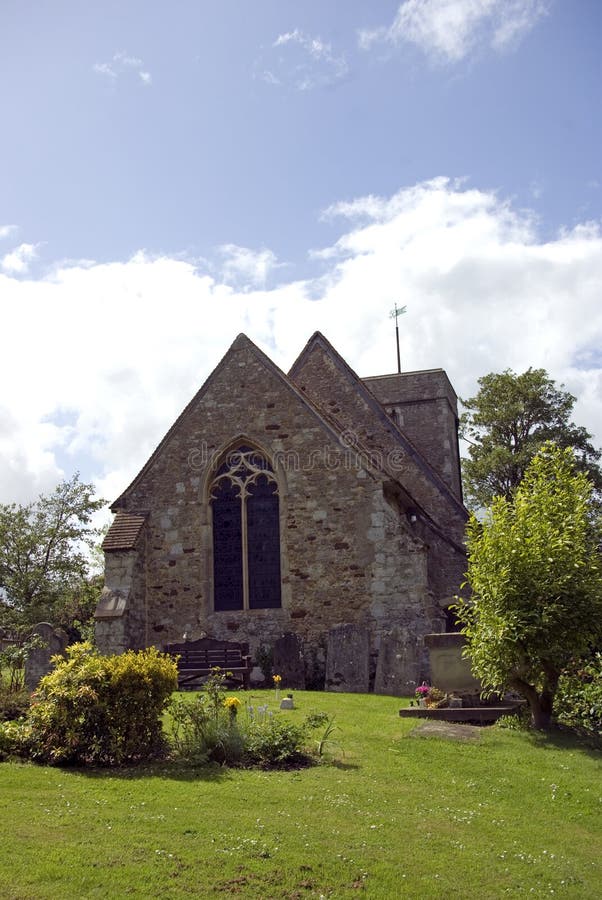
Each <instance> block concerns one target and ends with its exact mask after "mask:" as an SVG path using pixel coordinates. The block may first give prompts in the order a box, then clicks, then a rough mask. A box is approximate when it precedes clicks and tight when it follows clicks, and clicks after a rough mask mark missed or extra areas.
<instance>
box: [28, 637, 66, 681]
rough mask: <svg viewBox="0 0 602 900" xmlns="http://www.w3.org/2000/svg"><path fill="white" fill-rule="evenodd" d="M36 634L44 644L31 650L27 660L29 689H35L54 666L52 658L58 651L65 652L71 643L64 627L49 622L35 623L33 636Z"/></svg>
mask: <svg viewBox="0 0 602 900" xmlns="http://www.w3.org/2000/svg"><path fill="white" fill-rule="evenodd" d="M36 634H37V635H38V637H39V638H41V640H42V641H43V642H44V646H43V647H36V648H34V649H33V650H31V651H30V653H29V656H28V657H27V659H26V661H25V687H26V688H27V690H28V691H35V689H36V688H37V686H38V684H39V681H40V678H42V676H44V675H47V674H48V673H49V672H50V671H51V670H52V668H53V666H52V663H51V662H50V658H51V657H52V656H56V655H57V654H58V653H64V652H65V647H66V646H67V645H68V643H69V638H68V637H67V634H66V632H64V631H63V629H62V628H53V627H52V625H49V623H48V622H40V623H39V624H38V625H35V626H34V628H33V629H32V632H31V636H32V637H33V636H34V635H36Z"/></svg>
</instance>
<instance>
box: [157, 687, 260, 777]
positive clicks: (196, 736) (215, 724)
mask: <svg viewBox="0 0 602 900" xmlns="http://www.w3.org/2000/svg"><path fill="white" fill-rule="evenodd" d="M233 700H236V698H235V697H228V698H227V699H226V700H225V701H224V702H223V703H222V704H220V705H219V706H216V705H215V704H214V702H213V699H212V698H211V697H210V696H209V695H208V694H206V693H201V694H199V695H198V696H196V697H194V698H193V699H190V700H184V699H182V698H180V697H176V698H175V699H174V700H172V702H171V704H170V707H169V712H170V714H171V718H172V723H173V726H172V729H173V730H172V745H173V749H174V750H175V752H176V755H177V756H178V757H180V759H183V760H186V761H187V762H191V763H194V764H196V765H202V764H203V763H206V762H217V763H220V765H236V764H238V763H240V762H241V760H242V757H243V754H244V736H243V734H242V733H241V731H240V728H239V727H238V723H237V720H236V710H237V706H236V705H235V704H233V703H232V702H231V701H233ZM239 705H240V704H239Z"/></svg>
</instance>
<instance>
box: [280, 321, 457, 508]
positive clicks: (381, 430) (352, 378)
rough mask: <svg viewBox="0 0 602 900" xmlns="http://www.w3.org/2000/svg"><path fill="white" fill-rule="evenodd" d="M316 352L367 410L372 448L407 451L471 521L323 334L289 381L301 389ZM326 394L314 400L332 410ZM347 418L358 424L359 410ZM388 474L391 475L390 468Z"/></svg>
mask: <svg viewBox="0 0 602 900" xmlns="http://www.w3.org/2000/svg"><path fill="white" fill-rule="evenodd" d="M316 352H317V353H319V354H323V356H324V357H326V358H327V359H328V360H329V361H330V362H331V363H332V365H333V366H334V368H335V369H336V370H337V371H338V373H339V375H340V377H341V378H342V379H344V381H345V382H346V383H347V384H348V385H349V386H350V387H351V389H352V393H353V394H354V395H356V396H357V397H358V398H361V400H362V401H363V409H362V411H361V414H362V421H360V422H358V425H362V426H364V428H365V429H366V430H367V432H369V434H370V445H371V447H372V446H373V447H374V448H381V449H383V450H386V448H387V447H388V446H390V444H391V440H392V441H393V442H394V444H396V445H397V446H398V447H399V448H400V449H403V451H404V454H405V455H406V456H407V459H408V461H409V462H410V464H411V465H412V467H413V468H414V469H415V470H416V471H417V474H418V475H419V477H421V478H422V479H425V480H426V481H427V482H428V484H429V485H430V486H431V489H434V490H435V491H437V492H438V493H439V494H441V495H442V496H443V497H444V498H445V500H446V502H447V503H448V504H449V506H450V507H451V508H452V509H454V510H455V512H456V513H457V514H459V515H460V516H461V517H462V518H467V517H468V514H467V512H466V509H465V507H464V505H463V504H462V503H461V502H460V500H459V499H458V497H456V495H455V494H454V493H453V491H452V490H451V489H450V488H449V486H448V485H447V484H446V482H445V481H444V480H443V478H442V477H441V476H440V475H439V473H438V472H436V471H435V469H433V467H432V466H431V465H430V464H429V463H428V462H427V460H426V459H425V458H424V457H423V456H422V454H421V453H420V452H419V451H418V450H417V449H416V447H415V446H414V445H413V444H412V442H411V441H410V439H409V438H408V437H407V435H405V434H404V432H403V431H402V430H401V428H399V426H398V425H397V424H396V423H395V422H394V421H393V420H392V419H391V418H390V417H389V416H388V415H387V413H386V412H385V410H384V408H383V406H382V405H381V403H380V402H379V401H378V400H377V399H376V397H375V396H374V394H373V393H372V391H370V389H369V387H368V386H367V385H366V384H365V383H364V382H363V381H362V379H361V378H360V377H359V376H358V375H357V374H356V373H355V372H354V371H353V369H352V368H351V366H350V365H349V364H348V363H347V362H346V361H345V360H344V359H343V357H342V356H341V355H340V354H339V353H338V352H337V351H336V350H335V349H334V347H333V346H332V344H331V343H330V342H329V341H328V340H327V339H326V338H325V337H324V335H323V334H321V333H320V332H319V331H316V332H315V333H314V334H313V335H312V336H311V338H310V339H309V341H308V342H307V344H306V345H305V347H304V348H303V350H302V351H301V353H300V354H299V356H298V357H297V359H296V360H295V362H294V363H293V365H292V367H291V369H290V371H289V378H291V379H292V380H293V381H296V382H297V383H298V384H299V386H301V384H302V373H303V371H304V370H306V371H309V372H311V370H312V368H313V367H314V363H312V359H311V357H312V354H314V353H316ZM322 392H323V391H320V390H318V392H317V396H313V397H312V399H313V400H314V402H317V403H319V404H320V405H322V403H323V404H324V406H325V407H326V408H328V403H329V402H330V398H329V397H326V396H324V397H323V398H321V393H322ZM337 401H338V402H339V404H340V406H341V407H343V406H344V405H345V397H344V396H343V395H341V394H340V393H339V394H337ZM347 414H348V416H349V417H350V418H352V419H354V420H356V417H357V415H358V409H357V408H353V409H352V408H350V407H349V405H348V406H347ZM342 427H343V428H345V427H348V425H347V424H346V423H342ZM387 471H389V469H388V468H387ZM389 474H390V476H391V477H392V478H393V479H394V480H396V481H399V480H400V479H399V477H398V475H399V473H398V472H397V473H396V472H395V471H390V472H389ZM408 490H411V491H412V494H415V493H416V492H415V490H414V489H412V488H408Z"/></svg>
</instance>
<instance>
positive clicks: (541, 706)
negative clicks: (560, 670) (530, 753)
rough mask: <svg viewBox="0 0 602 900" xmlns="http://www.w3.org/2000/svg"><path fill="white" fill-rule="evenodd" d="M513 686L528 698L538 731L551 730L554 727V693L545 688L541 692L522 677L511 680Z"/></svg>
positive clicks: (534, 725) (532, 717)
mask: <svg viewBox="0 0 602 900" xmlns="http://www.w3.org/2000/svg"><path fill="white" fill-rule="evenodd" d="M511 687H513V688H515V690H517V691H519V693H521V694H522V695H523V697H525V698H526V700H527V701H528V703H529V708H530V709H531V724H532V726H533V728H535V729H536V730H537V731H549V730H550V728H551V727H552V707H553V705H554V693H553V691H551V690H550V689H548V688H545V689H544V690H543V691H542V692H541V694H540V693H538V691H536V690H535V688H534V687H533V685H531V684H527V682H526V681H522V680H521V679H520V678H515V679H514V680H513V681H512V682H511Z"/></svg>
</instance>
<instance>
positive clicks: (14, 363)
mask: <svg viewBox="0 0 602 900" xmlns="http://www.w3.org/2000/svg"><path fill="white" fill-rule="evenodd" d="M328 214H329V216H330V217H331V218H332V219H333V221H334V222H340V224H341V226H342V233H341V236H340V238H339V239H338V240H337V241H336V242H335V243H334V244H333V246H332V247H329V248H325V250H324V251H323V252H322V253H321V254H320V255H321V257H322V266H323V269H324V272H323V274H322V275H321V277H320V278H315V279H312V280H303V281H301V280H298V281H289V282H283V283H282V284H280V285H278V286H277V287H275V288H273V289H266V288H264V287H261V282H262V279H263V277H264V273H265V274H267V273H268V272H269V270H270V267H271V266H272V265H274V264H275V257H274V254H273V253H272V252H271V251H270V250H267V249H263V250H260V251H259V252H253V251H250V250H248V249H247V248H240V247H237V246H235V245H231V246H230V247H228V246H227V245H226V246H225V247H223V248H222V249H221V254H220V256H221V260H220V261H221V262H222V263H223V262H224V261H225V262H226V263H227V262H228V261H230V262H231V263H232V264H233V266H234V269H233V270H232V273H233V275H236V286H228V285H227V284H225V283H224V280H223V276H220V278H218V277H217V276H210V275H208V274H207V267H206V266H205V265H203V266H202V267H201V266H199V265H194V264H192V263H191V262H187V261H185V260H182V259H171V258H168V257H157V258H151V257H148V256H146V255H145V254H143V253H139V254H137V255H136V256H135V257H133V258H132V259H130V260H128V261H125V262H113V263H108V264H103V265H100V264H90V263H89V262H87V263H85V264H83V265H80V264H79V263H70V264H61V265H59V266H57V268H55V269H54V270H53V272H52V274H51V275H47V276H46V277H44V278H37V279H32V278H23V277H9V276H8V275H2V274H0V296H1V297H2V301H3V338H4V340H3V352H2V354H0V381H1V383H3V384H6V385H10V391H8V390H7V391H5V392H4V395H3V398H2V404H1V405H0V501H3V502H4V501H9V500H11V499H13V498H16V499H25V498H26V497H27V496H30V495H36V494H37V493H38V492H39V491H40V490H47V489H48V488H50V487H51V486H52V484H53V483H54V482H56V480H57V479H58V478H59V477H60V475H61V473H62V472H65V474H67V475H69V474H71V472H73V471H74V470H75V469H77V468H83V469H84V472H87V471H92V472H93V473H94V474H95V475H96V479H97V483H98V485H99V487H100V490H101V491H102V493H103V495H104V496H107V497H109V498H111V499H113V497H114V496H116V495H117V494H118V493H119V492H120V491H121V490H122V489H123V488H124V487H125V486H126V485H127V483H128V481H129V480H130V479H131V478H132V477H133V476H134V475H135V474H136V472H137V471H138V469H139V468H140V467H141V466H142V464H143V463H144V462H145V460H146V459H147V457H148V456H149V454H150V453H151V452H152V450H153V448H154V447H155V446H156V444H157V443H158V441H159V440H160V439H161V438H162V436H163V434H164V433H165V431H166V430H167V428H168V427H169V426H170V425H171V424H172V422H173V420H174V419H175V417H176V416H177V415H178V413H179V412H180V411H181V410H182V409H183V407H184V406H185V405H186V403H187V402H188V401H189V400H190V398H191V397H192V396H193V394H194V392H195V391H196V390H197V389H198V388H199V387H200V385H201V384H202V383H203V381H204V379H205V378H206V377H207V375H208V374H209V372H210V371H211V370H212V369H213V367H214V366H215V365H216V363H217V362H218V360H219V359H220V358H221V356H222V355H223V354H224V352H225V351H226V349H227V348H228V346H229V345H230V343H231V342H232V340H233V339H234V337H235V335H236V334H237V333H238V332H239V331H244V332H246V333H247V334H248V335H249V337H251V339H253V340H254V341H256V343H258V344H259V346H261V347H262V348H263V349H264V350H266V352H267V353H268V354H269V355H270V356H271V357H272V358H273V359H274V360H275V362H277V363H278V364H279V365H280V366H282V367H283V368H285V369H286V368H288V367H289V366H290V364H291V363H292V361H293V359H294V358H295V356H296V355H297V354H298V352H299V351H300V349H301V347H302V346H303V344H304V343H305V341H306V340H307V338H308V337H309V335H310V334H311V333H312V332H313V331H314V330H315V329H317V328H319V329H320V330H322V331H323V332H324V333H325V334H326V336H327V337H328V338H330V340H331V341H332V342H333V344H334V345H335V346H336V347H337V348H338V349H339V350H340V352H341V353H342V354H343V355H344V356H345V358H346V359H347V360H348V361H349V363H350V365H351V366H352V367H353V368H354V369H356V371H358V372H359V374H360V375H374V374H381V373H386V372H391V371H394V370H395V365H396V355H395V344H394V330H393V325H392V322H391V320H390V318H389V311H390V310H391V309H392V308H393V304H394V303H395V302H397V304H398V306H404V305H407V315H405V316H403V318H402V319H401V320H400V331H401V341H402V344H401V352H402V365H403V367H404V369H406V370H412V369H421V368H433V367H438V366H441V367H443V368H444V369H446V371H447V372H448V374H449V376H450V379H451V381H452V383H453V384H454V386H455V388H456V390H457V391H458V393H459V394H460V396H465V397H466V396H471V395H472V393H473V392H474V391H475V388H476V380H477V378H478V377H479V376H481V375H483V374H485V373H487V372H491V371H498V372H499V371H502V370H503V369H505V368H507V367H511V368H513V369H514V370H515V371H517V372H520V371H524V370H525V369H526V368H527V367H528V366H542V367H544V368H546V369H547V370H548V371H549V373H550V375H551V376H552V377H553V378H554V379H555V380H556V381H557V382H558V384H560V383H564V384H565V385H566V387H567V388H568V389H569V390H571V391H572V392H573V393H574V394H576V395H577V396H578V398H579V402H578V405H577V407H576V411H575V420H576V421H577V423H578V424H583V425H585V426H586V427H587V428H588V429H589V430H590V431H592V432H593V433H594V434H596V435H597V442H598V444H600V443H602V354H601V353H600V347H602V309H601V308H600V303H599V284H600V283H601V281H602V235H601V233H600V229H599V227H598V226H597V225H595V224H592V223H585V222H584V223H582V224H580V225H579V226H578V227H575V228H571V229H567V230H565V231H563V232H562V233H561V234H559V235H558V236H557V237H556V238H554V239H553V240H547V241H542V240H541V238H540V237H539V235H538V233H537V227H536V223H535V220H534V218H533V217H532V216H529V215H528V214H526V213H525V212H524V211H523V210H520V209H515V208H514V207H513V206H512V204H511V203H508V202H506V201H504V200H503V198H500V197H499V196H498V195H497V194H496V193H495V192H493V191H482V190H478V189H476V188H470V187H468V186H467V185H466V184H463V183H461V182H454V181H450V180H448V179H445V178H437V179H433V180H432V181H429V182H424V183H421V184H418V185H414V186H412V187H408V188H404V189H403V190H400V191H399V192H398V193H396V194H394V195H393V196H390V197H377V196H373V197H366V198H358V199H356V200H351V201H348V202H346V203H340V204H337V205H336V206H334V207H332V208H331V209H330V211H329V213H328ZM262 254H263V256H262ZM262 266H263V267H264V268H263V269H262ZM245 272H246V274H245ZM245 279H246V280H245ZM82 460H83V461H84V465H82Z"/></svg>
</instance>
